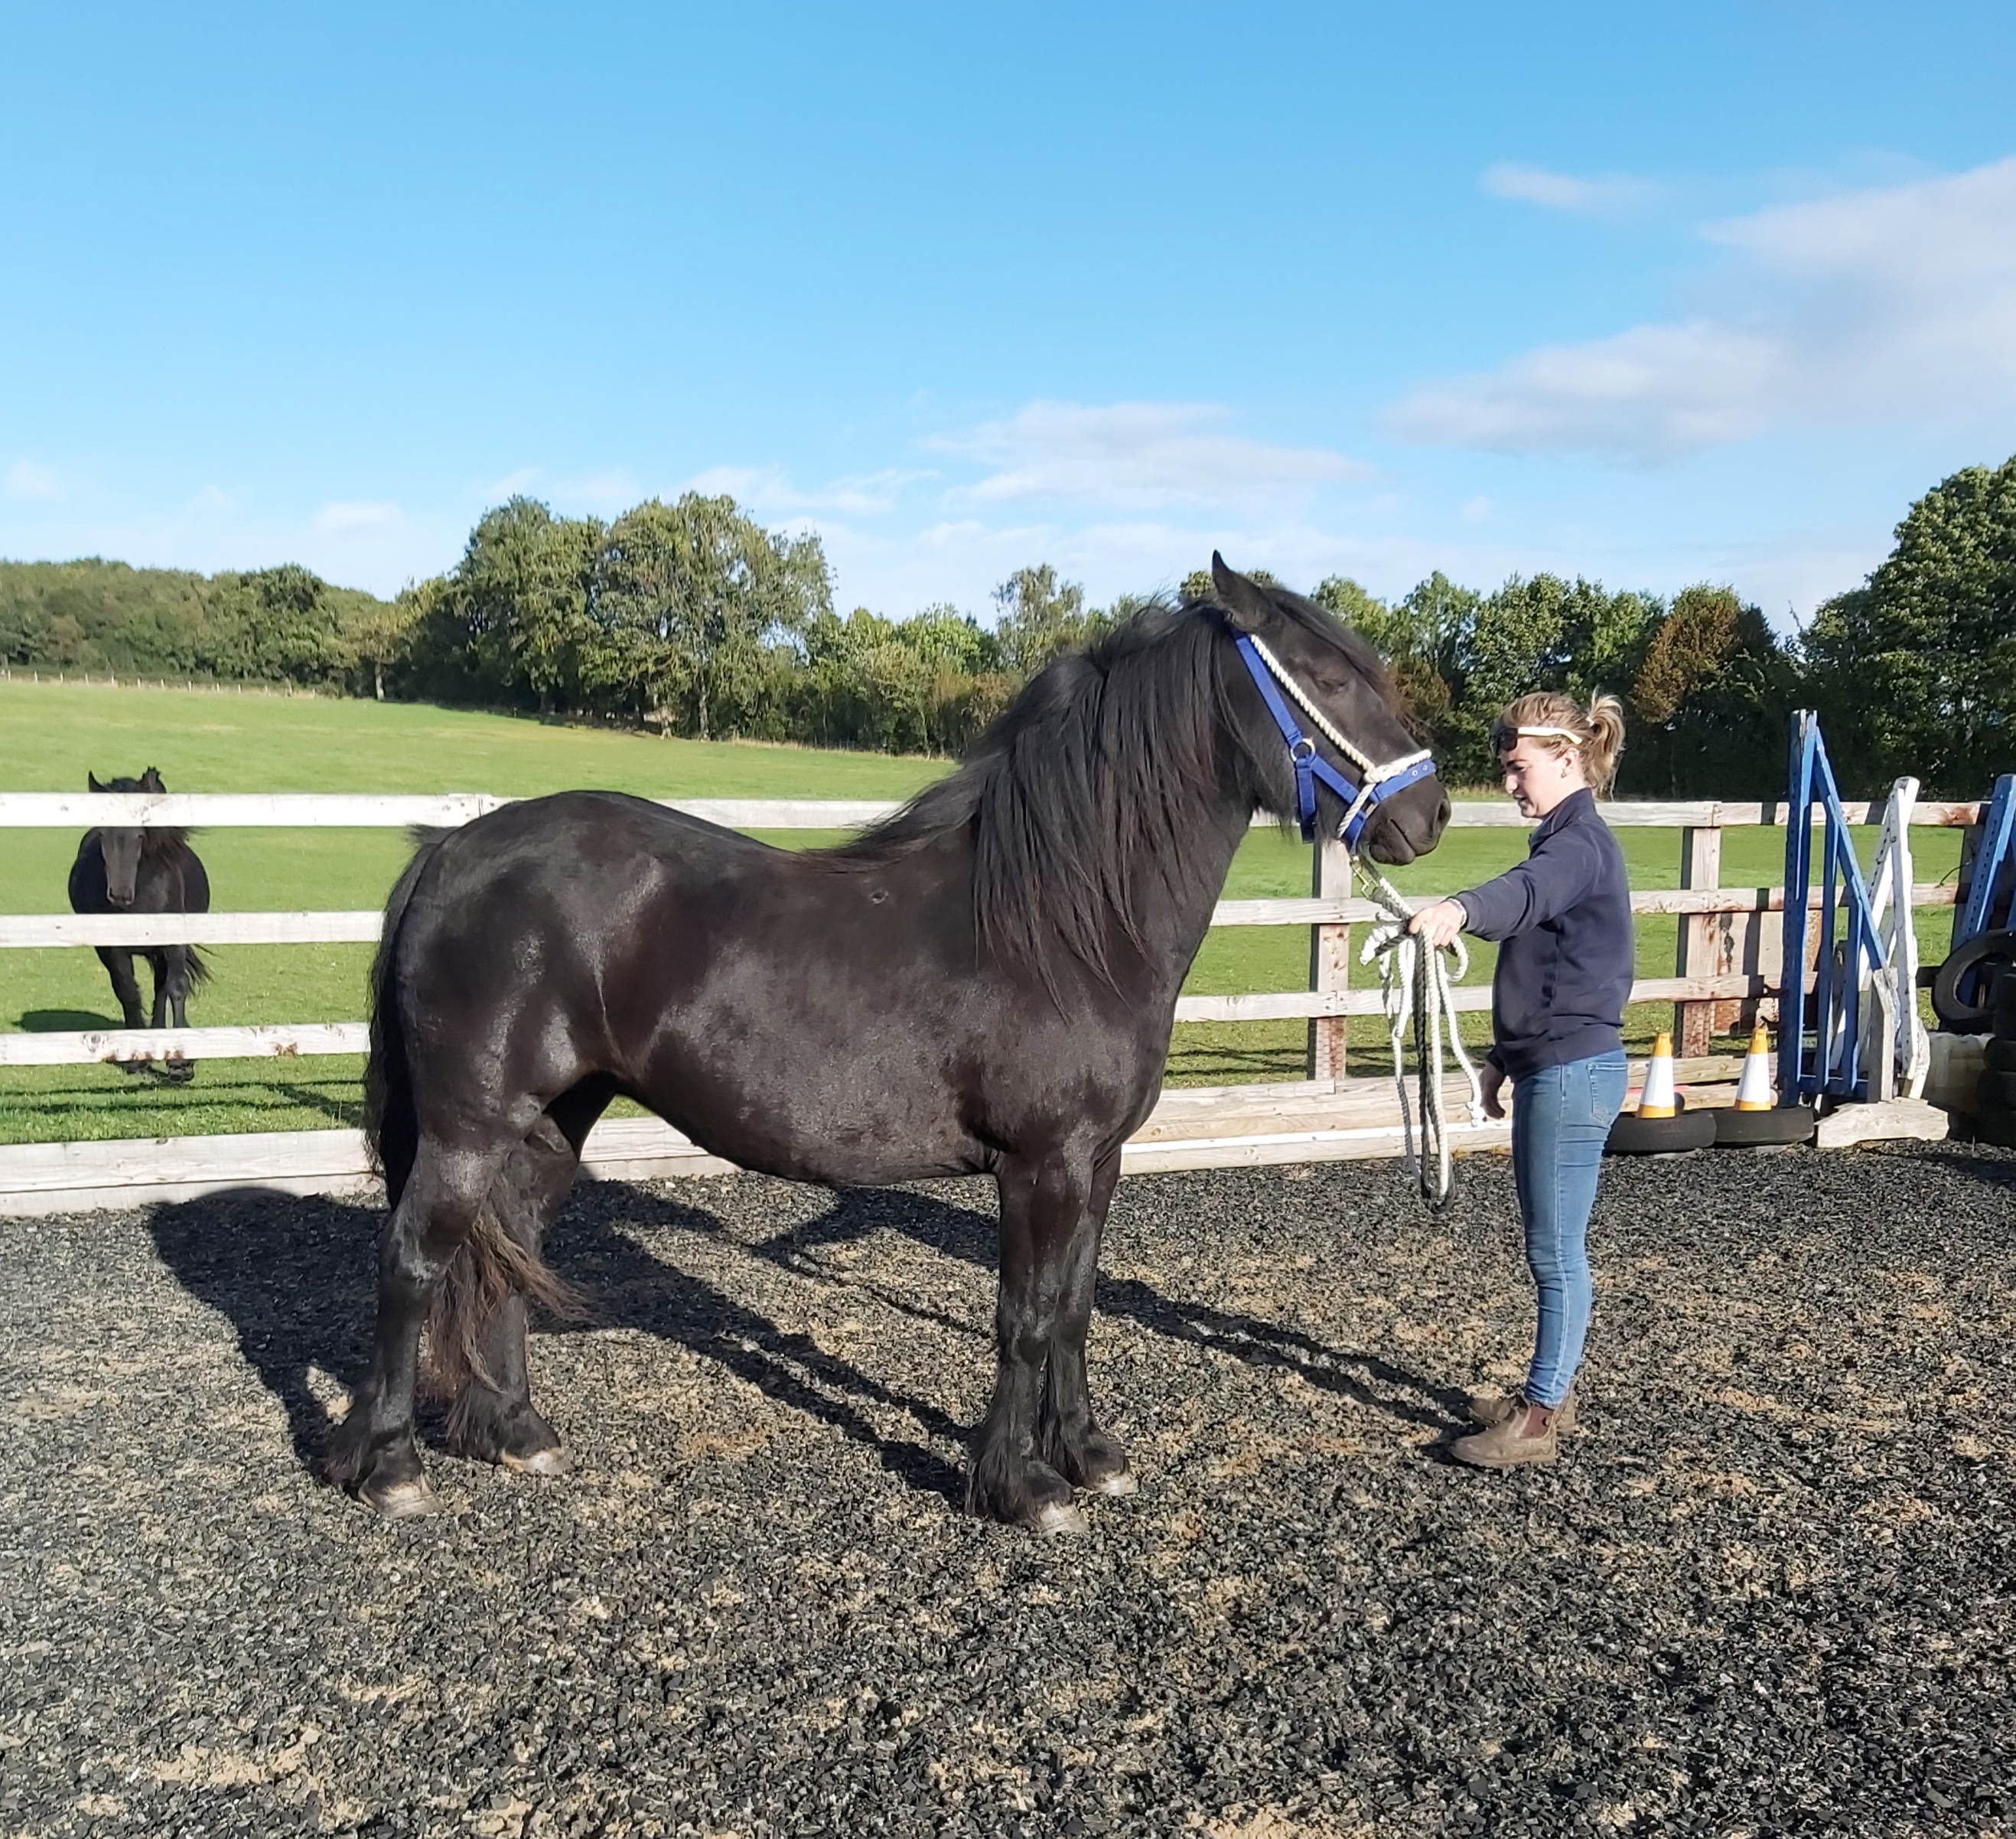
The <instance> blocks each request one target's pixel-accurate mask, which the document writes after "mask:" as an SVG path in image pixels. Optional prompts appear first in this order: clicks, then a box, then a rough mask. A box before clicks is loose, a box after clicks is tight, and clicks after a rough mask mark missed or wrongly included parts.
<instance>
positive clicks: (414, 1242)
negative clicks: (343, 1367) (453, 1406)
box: [323, 1138, 508, 1519]
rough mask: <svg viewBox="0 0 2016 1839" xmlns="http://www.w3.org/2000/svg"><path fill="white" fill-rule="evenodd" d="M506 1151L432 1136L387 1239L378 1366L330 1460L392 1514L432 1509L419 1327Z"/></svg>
mask: <svg viewBox="0 0 2016 1839" xmlns="http://www.w3.org/2000/svg"><path fill="white" fill-rule="evenodd" d="M507 1153H508V1152H507V1151H506V1150H505V1149H503V1148H495V1149H481V1150H477V1149H447V1148H443V1147H442V1146H441V1145H440V1144H438V1143H437V1142H435V1141H433V1140H432V1139H431V1138H423V1139H422V1141H421V1143H420V1145H419V1152H418V1154H417V1155H416V1156H415V1158H414V1161H413V1167H412V1172H411V1174H409V1176H408V1177H407V1180H406V1184H405V1190H404V1192H402V1193H401V1195H400V1196H399V1204H398V1206H396V1207H395V1208H394V1210H393V1212H392V1217H391V1219H390V1220H389V1221H387V1224H386V1227H385V1231H384V1235H383V1238H382V1239H380V1242H379V1248H378V1318H377V1325H376V1331H375V1335H374V1338H373V1347H372V1354H371V1367H370V1370H369V1372H367V1373H366V1374H365V1377H364V1383H362V1385H361V1386H358V1388H357V1390H356V1391H355V1393H354V1394H352V1396H351V1406H350V1411H349V1413H348V1415H347V1416H346V1417H345V1418H344V1420H343V1422H342V1423H340V1424H339V1425H337V1426H336V1428H335V1430H334V1431H333V1433H332V1434H331V1436H330V1438H329V1448H328V1453H327V1455H326V1457H325V1459H324V1465H323V1466H324V1468H325V1469H326V1472H327V1473H328V1475H329V1479H330V1480H333V1481H335V1482H337V1483H339V1484H341V1485H342V1486H344V1487H347V1488H349V1489H351V1491H353V1492H354V1493H355V1495H357V1497H358V1499H360V1500H362V1501H363V1502H365V1504H366V1505H369V1506H372V1507H375V1508H376V1509H377V1510H378V1511H379V1512H380V1513H383V1514H385V1515H387V1516H388V1517H391V1518H393V1519H403V1518H405V1517H406V1516H409V1515H412V1514H416V1513H430V1512H431V1511H432V1510H433V1507H434V1491H433V1490H432V1489H431V1488H430V1487H429V1486H428V1485H427V1474H426V1472H425V1470H424V1469H423V1468H422V1466H421V1464H420V1451H419V1444H418V1443H417V1442H416V1441H415V1440H414V1436H413V1395H414V1391H415V1388H416V1383H417V1381H418V1377H419V1351H420V1327H421V1325H422V1323H423V1322H424V1321H425V1320H426V1318H427V1312H428V1310H429V1308H430V1305H431V1304H432V1303H433V1301H434V1296H435V1294H436V1293H437V1291H438V1289H440V1287H441V1282H442V1279H443V1278H444V1277H445V1275H446V1274H447V1271H448V1267H449V1266H450V1265H451V1264H452V1263H453V1262H454V1261H455V1257H456V1256H457V1254H458V1253H460V1251H461V1250H462V1249H463V1246H464V1245H465V1244H466V1243H467V1242H468V1240H469V1239H470V1235H471V1234H472V1232H473V1231H474V1230H475V1228H476V1225H477V1217H478V1215H479V1214H480V1213H481V1209H482V1206H483V1203H484V1196H485V1195H487V1194H488V1192H489V1189H490V1185H491V1181H493V1180H494V1179H495V1177H496V1174H497V1171H498V1170H499V1168H500V1167H502V1164H503V1162H504V1160H505V1158H506V1154H507Z"/></svg>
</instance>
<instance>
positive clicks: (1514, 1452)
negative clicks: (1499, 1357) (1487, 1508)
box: [1449, 1394, 1561, 1469]
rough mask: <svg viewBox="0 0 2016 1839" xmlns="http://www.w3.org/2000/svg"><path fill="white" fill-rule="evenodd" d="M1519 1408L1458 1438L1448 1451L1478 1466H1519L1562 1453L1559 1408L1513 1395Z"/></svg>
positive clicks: (1501, 1467)
mask: <svg viewBox="0 0 2016 1839" xmlns="http://www.w3.org/2000/svg"><path fill="white" fill-rule="evenodd" d="M1514 1399H1515V1401H1516V1404H1517V1408H1516V1409H1515V1410H1513V1411H1510V1412H1507V1414H1506V1415H1504V1416H1503V1417H1502V1418H1500V1419H1499V1420H1498V1422H1497V1423H1495V1424H1493V1425H1491V1426H1489V1428H1487V1429H1485V1430H1478V1431H1476V1432H1474V1433H1472V1434H1471V1435H1470V1436H1468V1437H1458V1438H1457V1439H1456V1441H1455V1443H1454V1444H1452V1445H1451V1446H1450V1449H1449V1454H1450V1455H1453V1456H1454V1457H1455V1458H1456V1460H1457V1461H1458V1462H1468V1463H1469V1464H1471V1466H1472V1467H1474V1468H1478V1469H1517V1468H1519V1467H1521V1466H1523V1465H1524V1464H1525V1463H1528V1462H1552V1461H1553V1459H1554V1458H1555V1457H1556V1456H1557V1455H1560V1454H1561V1436H1560V1424H1559V1422H1558V1420H1559V1419H1560V1417H1561V1412H1560V1411H1559V1410H1558V1409H1557V1410H1554V1411H1550V1410H1548V1409H1547V1408H1546V1406H1545V1405H1541V1404H1528V1403H1527V1402H1526V1400H1525V1396H1524V1395H1523V1394H1514Z"/></svg>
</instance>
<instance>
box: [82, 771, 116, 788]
mask: <svg viewBox="0 0 2016 1839" xmlns="http://www.w3.org/2000/svg"><path fill="white" fill-rule="evenodd" d="M84 777H85V784H88V786H89V787H90V788H91V789H92V791H110V790H111V789H112V788H111V787H110V786H109V785H100V784H99V783H98V775H97V774H96V773H85V776H84Z"/></svg>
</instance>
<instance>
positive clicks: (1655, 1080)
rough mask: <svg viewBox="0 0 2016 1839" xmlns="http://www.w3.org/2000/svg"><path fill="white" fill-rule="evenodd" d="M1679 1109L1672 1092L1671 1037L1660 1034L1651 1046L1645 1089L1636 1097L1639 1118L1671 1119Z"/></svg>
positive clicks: (1677, 1101) (1676, 1099)
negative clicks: (1650, 1060) (1650, 1058)
mask: <svg viewBox="0 0 2016 1839" xmlns="http://www.w3.org/2000/svg"><path fill="white" fill-rule="evenodd" d="M1678 1110H1679V1099H1678V1098H1676V1096H1675V1095H1674V1092H1673V1037H1672V1036H1671V1035H1670V1034H1661V1036H1660V1037H1659V1038H1658V1040H1655V1041H1654V1042H1653V1044H1652V1063H1651V1066H1647V1068H1646V1069H1645V1089H1644V1090H1643V1091H1642V1092H1640V1094H1639V1095H1638V1115H1639V1116H1640V1117H1671V1116H1672V1115H1673V1114H1674V1112H1676V1111H1678Z"/></svg>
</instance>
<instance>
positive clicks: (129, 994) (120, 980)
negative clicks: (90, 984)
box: [98, 945, 147, 1073]
mask: <svg viewBox="0 0 2016 1839" xmlns="http://www.w3.org/2000/svg"><path fill="white" fill-rule="evenodd" d="M98 961H99V963H100V964H102V965H104V967H105V974H106V975H107V976H108V977H110V979H112V993H113V995H114V996H115V997H117V998H118V999H119V1011H120V1013H121V1015H124V1017H125V1018H126V1026H128V1028H145V1027H146V1026H147V1018H146V1012H145V1011H143V1010H142V1008H141V1007H140V979H139V978H138V977H136V976H135V975H134V974H133V954H132V953H131V952H130V951H125V950H121V949H120V948H119V947H117V946H105V945H101V946H99V948H98ZM146 1067H147V1062H146V1061H144V1060H121V1062H119V1069H120V1071H121V1072H122V1073H144V1072H145V1071H146Z"/></svg>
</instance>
